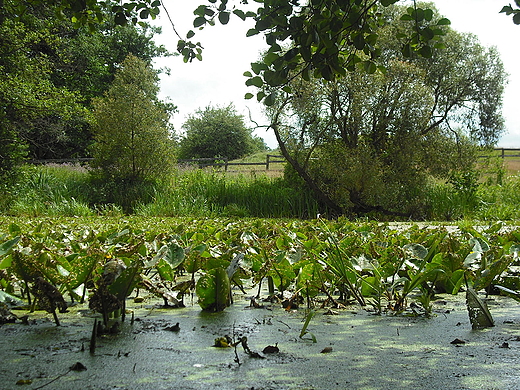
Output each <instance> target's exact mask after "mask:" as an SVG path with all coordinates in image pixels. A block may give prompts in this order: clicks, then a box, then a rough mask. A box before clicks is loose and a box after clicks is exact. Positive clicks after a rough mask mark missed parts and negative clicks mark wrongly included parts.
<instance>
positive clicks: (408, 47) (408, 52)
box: [401, 43, 413, 58]
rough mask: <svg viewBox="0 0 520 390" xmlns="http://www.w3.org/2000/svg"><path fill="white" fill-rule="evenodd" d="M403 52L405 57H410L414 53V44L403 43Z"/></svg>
mask: <svg viewBox="0 0 520 390" xmlns="http://www.w3.org/2000/svg"><path fill="white" fill-rule="evenodd" d="M401 53H402V54H403V56H404V57H405V58H410V57H411V56H412V53H413V50H412V46H411V45H410V44H409V43H407V44H405V45H403V48H402V49H401Z"/></svg>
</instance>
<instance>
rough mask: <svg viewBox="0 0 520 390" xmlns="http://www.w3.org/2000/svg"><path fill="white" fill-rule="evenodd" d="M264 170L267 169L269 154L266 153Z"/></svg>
mask: <svg viewBox="0 0 520 390" xmlns="http://www.w3.org/2000/svg"><path fill="white" fill-rule="evenodd" d="M265 170H266V171H268V170H269V155H267V156H266V158H265Z"/></svg>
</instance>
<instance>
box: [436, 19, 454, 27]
mask: <svg viewBox="0 0 520 390" xmlns="http://www.w3.org/2000/svg"><path fill="white" fill-rule="evenodd" d="M450 24H451V21H450V20H449V19H447V18H442V19H440V20H439V21H438V22H437V26H449V25H450Z"/></svg>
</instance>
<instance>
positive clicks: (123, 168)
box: [92, 54, 175, 184]
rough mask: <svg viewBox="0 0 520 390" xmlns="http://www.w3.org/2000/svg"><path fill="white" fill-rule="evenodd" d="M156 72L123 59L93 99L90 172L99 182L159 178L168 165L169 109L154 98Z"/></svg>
mask: <svg viewBox="0 0 520 390" xmlns="http://www.w3.org/2000/svg"><path fill="white" fill-rule="evenodd" d="M157 84H158V77H157V72H156V71H154V70H153V69H152V68H151V67H150V65H149V64H147V63H146V62H145V61H143V60H141V59H139V58H137V57H135V56H133V55H131V54H130V55H129V56H128V57H127V58H126V59H125V60H124V62H123V63H122V64H121V67H120V69H119V70H118V71H117V72H116V75H115V78H114V82H113V83H112V85H111V86H110V88H109V89H108V91H107V92H106V93H105V95H104V96H103V97H101V98H95V99H94V100H93V107H94V112H93V115H94V119H95V124H94V126H93V127H92V133H93V135H94V140H95V143H94V145H93V147H92V154H93V156H94V161H93V162H92V167H93V168H95V169H96V170H98V171H99V172H100V173H101V177H102V178H103V179H104V180H105V181H110V182H121V181H123V182H126V183H130V184H134V183H135V184H139V183H142V182H147V181H154V180H157V179H160V178H161V177H163V176H164V175H166V174H168V173H169V169H170V168H171V167H172V164H173V161H174V155H173V142H172V140H171V132H170V128H169V125H168V121H169V117H170V114H171V113H172V111H173V110H174V109H175V108H174V107H167V106H166V105H165V104H164V103H163V102H160V101H159V100H158V98H157V93H158V91H159V87H158V85H157Z"/></svg>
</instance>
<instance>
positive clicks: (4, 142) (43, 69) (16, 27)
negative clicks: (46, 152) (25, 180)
mask: <svg viewBox="0 0 520 390" xmlns="http://www.w3.org/2000/svg"><path fill="white" fill-rule="evenodd" d="M5 14H6V9H5V8H4V7H0V15H3V16H5ZM34 24H38V21H35V20H33V19H32V18H29V17H28V20H27V21H26V22H25V23H22V22H20V21H17V20H14V19H9V18H5V17H2V18H0V70H1V72H0V157H1V158H0V174H1V175H2V176H5V175H9V174H12V173H13V169H14V167H16V166H17V165H18V164H20V163H21V162H22V161H23V159H24V158H25V156H26V154H27V147H28V144H27V140H26V139H25V137H24V134H25V132H26V130H27V128H30V127H31V126H33V125H34V124H35V123H37V122H41V121H42V120H43V118H52V117H53V118H61V120H69V119H71V118H73V117H81V116H84V115H85V114H86V111H85V110H84V109H83V107H82V106H81V104H79V97H78V95H77V94H75V93H74V92H71V91H69V90H66V89H63V88H60V87H58V86H56V85H55V84H54V83H53V82H52V72H53V65H52V58H51V54H50V53H49V52H47V51H46V50H42V42H49V41H52V40H53V38H52V34H51V31H50V30H49V29H48V28H45V26H41V25H40V26H38V28H33V25H34Z"/></svg>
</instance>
